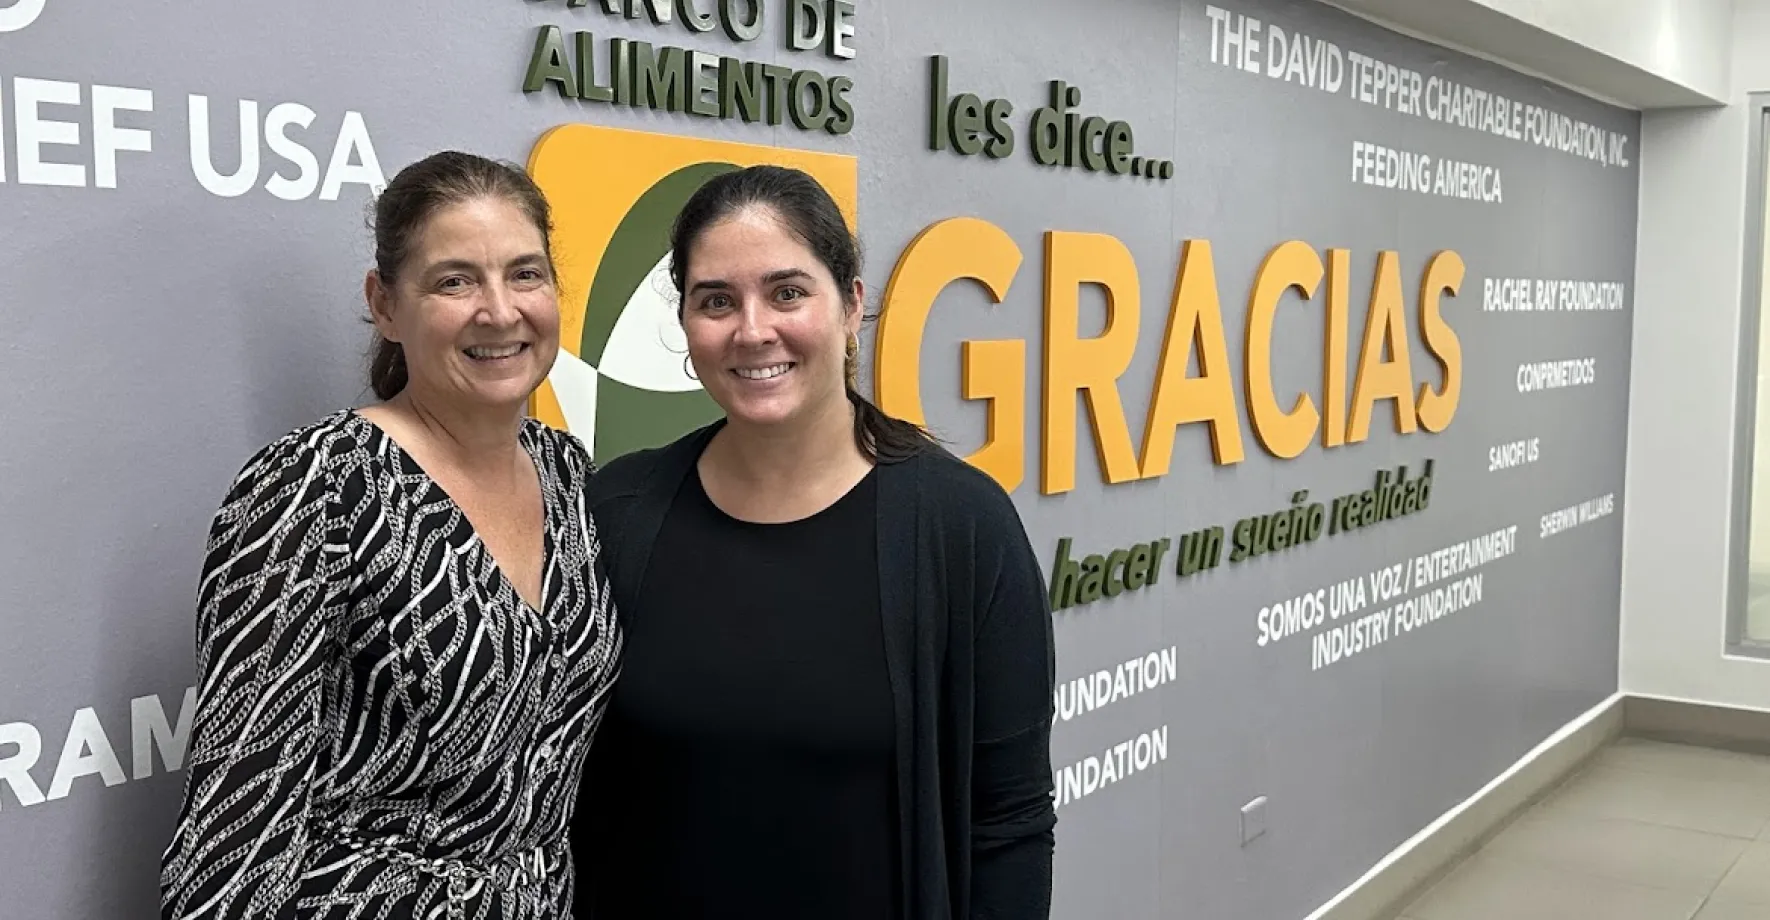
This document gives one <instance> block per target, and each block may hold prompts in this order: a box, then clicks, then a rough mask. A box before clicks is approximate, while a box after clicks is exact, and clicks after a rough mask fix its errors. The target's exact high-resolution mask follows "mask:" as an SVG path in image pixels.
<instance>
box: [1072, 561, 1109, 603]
mask: <svg viewBox="0 0 1770 920" xmlns="http://www.w3.org/2000/svg"><path fill="white" fill-rule="evenodd" d="M1105 590H1106V560H1105V559H1103V558H1101V557H1099V556H1089V557H1087V558H1086V559H1083V560H1082V593H1081V596H1079V597H1078V598H1077V599H1076V601H1077V603H1081V604H1092V603H1094V602H1095V601H1097V600H1099V599H1100V596H1101V594H1103V593H1104V592H1105Z"/></svg>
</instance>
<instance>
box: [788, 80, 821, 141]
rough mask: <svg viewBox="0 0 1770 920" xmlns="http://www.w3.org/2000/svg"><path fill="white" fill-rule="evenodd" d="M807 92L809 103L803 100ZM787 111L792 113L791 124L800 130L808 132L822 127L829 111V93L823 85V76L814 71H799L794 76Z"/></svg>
mask: <svg viewBox="0 0 1770 920" xmlns="http://www.w3.org/2000/svg"><path fill="white" fill-rule="evenodd" d="M807 91H809V94H810V96H811V101H809V102H808V101H806V98H805V97H806V95H807ZM787 109H788V111H790V112H791V113H792V116H793V124H795V125H798V126H799V128H800V129H801V130H805V131H810V130H811V129H812V128H816V127H819V126H820V125H822V124H823V119H824V118H825V117H826V116H827V115H828V113H829V110H830V91H829V89H828V87H826V86H825V84H824V77H823V74H820V73H818V72H817V71H815V70H801V71H799V72H798V73H796V74H794V75H793V80H792V83H791V89H790V90H789V91H788V96H787Z"/></svg>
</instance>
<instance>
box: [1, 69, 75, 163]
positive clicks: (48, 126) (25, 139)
mask: <svg viewBox="0 0 1770 920" xmlns="http://www.w3.org/2000/svg"><path fill="white" fill-rule="evenodd" d="M79 104H80V84H78V83H64V82H62V81H60V80H33V79H30V78H29V77H19V78H18V79H17V80H15V81H13V84H12V109H13V119H14V121H13V130H14V131H15V132H16V133H17V138H18V181H19V182H20V183H22V184H24V185H56V186H69V187H73V188H80V187H83V186H84V185H85V184H86V167H84V166H81V165H79V164H77V163H51V162H48V161H46V160H44V159H43V148H44V147H48V146H52V145H53V146H62V145H66V146H75V147H77V146H79V144H80V125H79V124H78V123H76V122H71V121H54V120H51V119H50V118H49V117H48V116H46V115H44V114H43V112H42V107H43V106H45V105H61V106H66V105H79Z"/></svg>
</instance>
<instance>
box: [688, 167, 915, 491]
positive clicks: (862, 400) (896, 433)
mask: <svg viewBox="0 0 1770 920" xmlns="http://www.w3.org/2000/svg"><path fill="white" fill-rule="evenodd" d="M752 207H762V208H767V209H768V210H770V211H772V212H773V213H774V215H775V217H777V218H778V219H779V220H780V221H781V223H782V224H784V225H785V226H786V227H787V229H788V230H789V231H790V232H792V234H793V235H794V236H795V237H797V238H798V240H799V242H801V243H803V244H804V245H805V247H806V248H808V249H810V250H811V252H812V254H813V255H815V256H817V259H818V261H819V262H822V263H823V266H824V268H826V269H828V270H829V272H830V277H832V278H834V279H836V286H837V287H838V288H839V289H840V290H841V296H842V299H843V302H844V305H845V306H846V307H847V308H848V309H850V310H859V309H861V305H860V304H858V303H852V302H850V301H849V299H850V297H852V295H853V291H854V280H855V279H856V278H859V277H860V244H859V243H857V242H856V241H855V238H854V234H853V233H851V232H850V231H849V229H848V222H847V221H846V220H844V219H843V217H842V211H841V209H840V208H838V207H837V206H836V202H835V200H834V199H832V198H831V197H830V194H829V192H827V191H825V190H824V187H823V186H822V185H819V184H818V182H817V180H816V179H813V178H812V177H811V176H809V175H807V174H806V173H804V172H801V171H799V170H797V169H787V168H784V167H780V166H752V167H750V168H748V169H740V170H737V171H735V172H728V173H724V174H722V175H719V176H715V177H714V178H713V179H711V180H709V181H708V182H707V184H705V185H703V186H701V188H700V190H699V191H697V192H695V194H694V196H693V197H692V198H690V199H689V200H688V203H687V204H685V205H683V207H682V212H681V213H680V214H678V215H677V216H676V225H675V227H674V228H673V229H672V231H671V234H670V279H671V280H672V281H674V282H675V283H676V290H677V292H678V293H679V294H684V295H686V291H687V288H688V256H689V253H690V252H692V251H693V249H694V244H695V243H696V242H697V241H699V239H700V237H701V234H703V233H705V232H706V230H707V228H708V227H710V226H712V225H713V224H715V223H718V222H719V221H720V220H723V219H725V218H727V217H730V216H731V215H733V214H736V213H737V212H739V211H742V210H744V209H746V208H752ZM857 363H858V356H857V355H855V354H850V355H848V358H847V367H846V377H847V383H846V389H847V392H848V401H849V403H851V404H852V405H853V406H854V442H855V444H856V446H858V447H859V448H860V451H861V453H863V454H865V455H866V456H867V457H868V459H871V460H873V461H874V462H882V463H891V462H895V461H897V460H902V459H904V458H906V457H910V456H912V455H914V454H916V453H917V452H919V451H921V450H922V449H923V448H925V447H927V446H928V445H929V444H931V443H932V442H933V439H932V438H931V437H929V435H928V433H927V432H926V431H924V430H922V429H921V428H920V427H918V426H916V425H913V424H911V423H909V422H906V421H904V420H903V419H899V418H893V417H891V416H889V415H886V414H885V412H884V411H883V410H881V409H880V408H879V407H878V406H875V405H873V403H872V402H871V401H869V400H868V399H867V398H866V397H864V396H862V395H860V392H859V391H858V390H857V389H856V388H855V377H856V373H857V371H858V367H857Z"/></svg>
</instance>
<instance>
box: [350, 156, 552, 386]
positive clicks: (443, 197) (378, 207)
mask: <svg viewBox="0 0 1770 920" xmlns="http://www.w3.org/2000/svg"><path fill="white" fill-rule="evenodd" d="M477 198H502V199H504V200H505V201H508V202H510V203H511V204H513V205H516V206H517V207H518V208H520V209H521V210H522V213H523V214H524V216H526V217H528V219H529V220H531V221H533V222H534V224H535V229H536V230H539V231H540V233H541V246H542V248H543V249H544V250H545V251H546V253H547V269H548V273H549V275H556V274H557V273H556V272H554V271H553V235H552V230H553V214H552V211H551V209H549V208H548V206H547V198H546V196H544V195H542V194H541V189H540V188H539V187H538V186H536V185H535V183H534V180H532V179H530V178H529V175H528V173H526V172H524V171H523V170H522V169H521V168H520V167H517V166H515V165H512V164H510V163H503V162H499V161H497V160H489V159H486V158H485V157H481V156H475V155H473V154H471V153H461V152H459V151H455V150H445V151H443V152H441V153H435V154H431V155H430V156H427V157H425V158H424V159H422V160H419V161H418V162H416V163H413V164H412V165H410V166H407V167H406V168H405V169H402V170H400V171H399V175H397V176H394V177H393V181H392V182H389V183H387V188H386V189H385V190H384V191H382V192H381V194H380V195H379V196H377V197H376V198H375V207H374V213H373V214H372V215H371V216H370V223H369V229H370V230H372V231H374V234H375V274H377V275H379V276H380V278H381V283H382V284H383V285H385V286H387V287H389V288H391V287H392V286H393V285H394V282H395V280H396V279H397V278H398V277H399V273H400V270H401V269H403V268H404V267H405V263H406V259H407V258H408V257H410V256H411V254H412V246H413V245H414V244H415V243H416V242H417V239H418V235H419V234H420V233H422V232H423V231H424V225H425V224H426V223H428V222H429V221H430V219H431V218H432V217H434V216H436V213H437V212H438V211H441V210H443V209H444V208H447V207H449V206H451V205H456V204H460V203H462V202H464V201H472V200H474V199H477ZM406 381H407V372H406V352H405V349H404V348H402V347H400V345H399V343H397V342H389V341H387V340H386V339H384V338H382V337H381V334H380V333H379V332H377V333H376V334H375V344H374V350H373V352H372V353H371V356H370V359H369V387H370V389H372V390H374V391H375V397H376V398H377V399H382V400H388V399H392V398H393V397H394V396H396V395H398V394H399V392H400V391H401V390H404V389H405V388H406Z"/></svg>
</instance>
